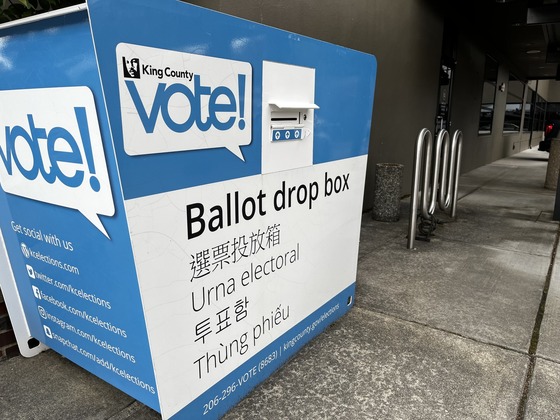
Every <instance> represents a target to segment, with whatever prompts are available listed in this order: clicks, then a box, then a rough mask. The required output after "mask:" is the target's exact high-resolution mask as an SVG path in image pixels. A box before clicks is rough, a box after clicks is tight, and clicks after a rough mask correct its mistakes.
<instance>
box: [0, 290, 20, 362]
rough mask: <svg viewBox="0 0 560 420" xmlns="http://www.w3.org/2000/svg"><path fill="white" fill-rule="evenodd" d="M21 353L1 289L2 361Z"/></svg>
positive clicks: (0, 355) (0, 342)
mask: <svg viewBox="0 0 560 420" xmlns="http://www.w3.org/2000/svg"><path fill="white" fill-rule="evenodd" d="M17 355H19V349H18V346H17V344H16V336H15V335H14V331H13V330H12V324H11V323H10V318H9V317H8V310H7V309H6V303H5V302H4V297H3V296H2V291H1V290H0V361H2V360H4V359H8V358H10V357H14V356H17Z"/></svg>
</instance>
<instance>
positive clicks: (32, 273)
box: [25, 264, 35, 279]
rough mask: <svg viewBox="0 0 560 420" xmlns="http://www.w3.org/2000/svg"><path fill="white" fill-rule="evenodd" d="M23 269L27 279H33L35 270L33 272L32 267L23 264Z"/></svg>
mask: <svg viewBox="0 0 560 420" xmlns="http://www.w3.org/2000/svg"><path fill="white" fill-rule="evenodd" d="M25 268H27V275H28V276H29V277H31V278H32V279H34V278H35V270H33V267H31V266H30V265H29V264H25Z"/></svg>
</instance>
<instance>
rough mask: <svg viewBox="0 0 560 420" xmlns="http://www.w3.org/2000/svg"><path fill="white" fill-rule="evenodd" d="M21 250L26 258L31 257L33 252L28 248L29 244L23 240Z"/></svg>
mask: <svg viewBox="0 0 560 420" xmlns="http://www.w3.org/2000/svg"><path fill="white" fill-rule="evenodd" d="M21 252H22V253H23V255H24V256H25V258H29V256H30V255H31V253H30V252H29V248H27V245H25V244H24V243H23V242H22V243H21Z"/></svg>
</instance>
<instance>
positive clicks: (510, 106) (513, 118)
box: [504, 74, 525, 133]
mask: <svg viewBox="0 0 560 420" xmlns="http://www.w3.org/2000/svg"><path fill="white" fill-rule="evenodd" d="M523 89H525V85H524V84H523V83H522V82H520V81H519V80H518V79H517V78H516V77H515V76H513V75H511V74H510V76H509V83H508V87H507V92H508V93H507V103H506V115H505V118H504V133H514V132H518V131H520V130H521V114H522V112H521V111H522V109H523V108H522V107H523Z"/></svg>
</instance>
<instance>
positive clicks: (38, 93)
mask: <svg viewBox="0 0 560 420" xmlns="http://www.w3.org/2000/svg"><path fill="white" fill-rule="evenodd" d="M0 115H1V119H0V185H1V187H2V188H3V189H4V191H5V192H7V193H10V194H14V195H18V196H21V197H26V198H30V199H32V200H37V201H42V202H44V203H50V204H54V205H57V206H62V207H67V208H71V209H75V210H78V211H79V212H80V213H82V214H83V215H84V217H86V218H87V219H88V220H89V221H90V222H91V223H92V224H93V225H94V226H95V227H96V228H97V229H99V230H100V231H101V232H102V233H103V234H104V235H105V236H106V237H107V238H109V235H108V234H107V231H106V230H105V228H104V226H103V224H102V223H101V221H100V220H99V215H103V216H113V215H114V214H115V206H114V202H113V195H112V192H111V184H110V180H109V174H108V171H107V164H106V162H105V153H104V151H103V142H102V139H101V132H100V129H99V122H98V119H97V112H96V108H95V101H94V97H93V93H92V92H91V90H90V89H89V88H88V87H86V86H77V87H64V88H43V89H23V90H8V91H0Z"/></svg>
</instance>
